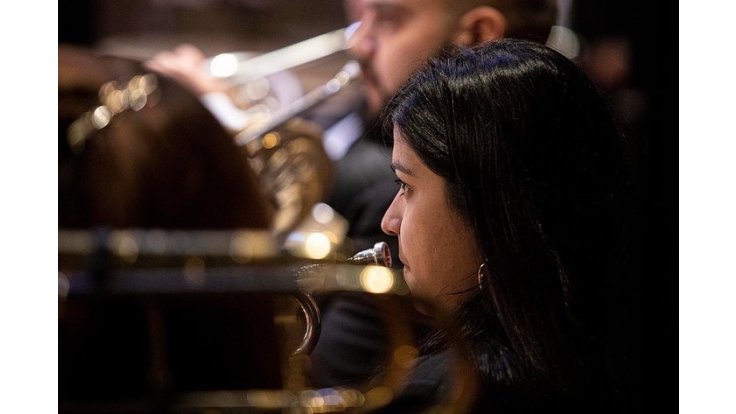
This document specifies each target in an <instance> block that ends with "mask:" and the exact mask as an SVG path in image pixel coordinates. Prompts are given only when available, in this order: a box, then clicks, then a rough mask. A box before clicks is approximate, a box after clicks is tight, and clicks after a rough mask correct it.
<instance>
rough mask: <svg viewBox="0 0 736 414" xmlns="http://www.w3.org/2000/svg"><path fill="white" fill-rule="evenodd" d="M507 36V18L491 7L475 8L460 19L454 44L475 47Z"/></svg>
mask: <svg viewBox="0 0 736 414" xmlns="http://www.w3.org/2000/svg"><path fill="white" fill-rule="evenodd" d="M505 34H506V16H504V15H503V13H501V12H500V11H499V10H498V9H496V8H494V7H490V6H478V7H474V8H472V9H470V10H468V11H467V12H465V14H463V15H462V16H461V17H460V20H459V23H458V33H457V35H456V36H455V39H454V43H455V44H457V45H461V46H474V45H477V44H481V43H485V42H489V41H491V40H497V39H500V38H502V37H503V36H504V35H505Z"/></svg>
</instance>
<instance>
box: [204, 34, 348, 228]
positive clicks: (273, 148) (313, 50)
mask: <svg viewBox="0 0 736 414" xmlns="http://www.w3.org/2000/svg"><path fill="white" fill-rule="evenodd" d="M354 28H355V27H347V28H344V29H339V30H335V31H332V32H329V33H325V34H322V35H319V36H316V37H313V38H311V39H307V40H304V41H301V42H299V43H296V44H293V45H290V46H287V47H284V48H281V49H278V50H275V51H272V52H269V53H265V54H262V55H257V56H253V55H252V54H250V53H246V52H239V53H223V54H220V55H217V56H215V57H213V58H211V59H209V60H208V61H206V65H205V67H206V69H205V70H207V71H208V72H209V74H210V75H212V76H215V77H217V78H220V79H223V80H225V81H227V82H228V83H230V84H231V85H232V88H231V93H230V96H231V100H232V101H233V103H235V104H236V105H237V106H240V107H241V108H243V109H244V110H245V111H246V113H247V114H248V116H247V119H248V121H247V124H246V125H245V126H244V127H243V128H242V130H239V131H236V132H235V140H236V142H237V143H238V144H239V145H241V146H244V147H245V148H246V150H247V152H248V156H249V159H250V161H251V165H252V166H253V168H254V170H255V171H256V173H257V174H258V176H259V178H260V180H261V183H262V185H263V187H264V189H265V192H266V194H268V195H270V196H271V197H272V199H273V202H274V204H275V205H276V217H275V222H274V226H273V228H274V231H275V233H276V234H285V233H287V232H288V231H290V230H293V229H294V227H296V226H297V225H298V224H299V222H300V221H301V220H302V219H303V218H304V217H305V216H306V214H307V213H308V211H309V209H310V208H311V207H312V206H313V205H314V204H315V203H316V202H318V201H320V200H321V199H323V197H324V195H325V194H326V192H327V189H328V186H329V185H330V181H331V179H332V165H331V161H330V159H329V158H328V156H327V153H326V152H325V149H324V147H323V144H322V135H323V131H322V130H321V128H320V127H319V126H317V125H315V124H314V123H311V122H308V121H306V120H305V119H303V118H301V117H300V116H301V115H302V114H303V113H304V112H306V111H308V110H309V109H311V108H313V107H315V106H316V105H317V104H319V103H321V102H323V101H325V100H326V99H328V98H330V97H332V96H334V95H336V94H337V93H339V92H340V91H342V90H343V89H344V88H345V87H346V86H347V85H348V84H350V83H351V82H352V81H353V80H355V79H356V78H357V77H358V76H359V75H360V68H359V65H358V64H357V63H356V62H352V61H351V62H348V63H347V64H345V65H344V66H343V67H342V69H340V70H339V71H338V72H337V74H336V75H335V76H334V77H332V79H330V80H328V81H327V82H325V83H324V84H323V85H321V86H319V87H317V88H315V89H313V90H312V91H310V92H308V93H306V94H304V95H302V96H300V97H298V98H295V99H292V100H290V101H289V102H281V103H279V105H275V104H274V101H276V99H275V98H274V96H273V95H275V92H276V89H277V88H276V86H278V85H272V84H271V82H272V80H271V79H272V76H273V75H275V74H279V73H282V74H283V73H286V72H287V71H289V70H291V69H293V68H296V67H298V66H301V65H304V64H307V63H312V62H315V61H317V60H320V59H323V58H325V57H328V56H330V55H334V54H336V53H338V52H341V51H343V50H345V49H346V48H347V40H348V38H349V36H350V34H351V33H352V32H353V31H354ZM283 80H284V79H283V78H282V79H281V80H273V82H277V83H278V82H282V83H283ZM269 100H270V101H269Z"/></svg>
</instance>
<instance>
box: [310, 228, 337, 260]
mask: <svg viewBox="0 0 736 414" xmlns="http://www.w3.org/2000/svg"><path fill="white" fill-rule="evenodd" d="M304 250H305V252H306V254H307V257H309V258H311V259H324V258H325V257H327V255H328V254H330V251H331V250H332V244H331V243H330V239H329V238H328V237H327V236H325V235H324V234H322V233H310V234H309V235H308V236H307V239H306V240H305V241H304Z"/></svg>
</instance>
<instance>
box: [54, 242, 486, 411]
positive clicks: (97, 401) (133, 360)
mask: <svg viewBox="0 0 736 414" xmlns="http://www.w3.org/2000/svg"><path fill="white" fill-rule="evenodd" d="M279 251H280V248H279V246H278V244H277V243H276V242H275V239H273V237H272V236H271V235H269V234H268V232H250V231H236V232H228V231H161V230H116V231H105V230H99V231H60V232H59V335H60V341H59V360H60V364H59V378H60V390H59V411H60V412H80V411H84V412H100V411H109V410H111V409H112V408H115V410H116V411H118V412H128V411H136V412H160V411H174V412H182V411H186V412H209V411H211V410H218V409H220V410H222V409H224V410H231V409H236V410H239V411H242V412H248V413H266V412H295V413H310V412H370V411H371V410H373V409H376V408H380V407H382V406H384V405H386V404H388V403H390V401H391V400H392V399H393V398H394V396H396V395H398V394H399V393H400V392H401V390H402V389H403V387H404V385H405V384H406V381H407V379H408V377H409V375H410V374H411V372H412V369H413V366H414V361H415V358H416V356H417V352H418V351H417V348H416V345H415V344H414V343H413V338H412V335H411V331H412V327H411V322H410V321H409V320H408V318H407V315H409V314H410V312H409V311H410V310H411V308H412V307H413V306H414V305H413V302H412V301H410V300H408V299H409V296H408V288H407V286H406V284H405V283H404V281H403V278H402V277H401V275H400V274H399V273H396V272H395V271H393V270H391V269H389V268H388V267H385V265H388V264H390V260H391V257H390V254H389V253H388V250H387V248H386V246H385V245H384V244H382V243H378V244H376V245H375V246H374V247H373V248H372V249H369V250H367V251H362V252H359V253H357V254H355V255H354V256H352V257H350V258H348V259H345V260H340V261H332V260H329V261H317V262H313V261H312V262H308V263H306V264H305V263H304V260H303V259H298V258H294V257H289V256H285V255H283V254H282V253H279ZM305 266H311V267H310V268H309V271H308V272H304V267H305ZM345 291H347V292H355V293H361V294H368V295H380V297H381V300H380V303H381V312H382V313H385V318H384V319H385V322H386V329H387V334H388V337H389V340H390V344H391V346H392V349H393V351H392V352H389V360H388V361H386V370H385V371H383V372H382V373H381V374H380V376H379V377H377V378H378V380H379V382H377V383H371V384H367V385H366V386H365V387H356V388H328V389H320V390H316V389H313V388H312V387H311V386H310V383H309V380H308V379H307V378H306V375H305V372H306V366H307V365H308V364H309V356H308V354H307V352H308V349H309V347H310V346H311V342H312V341H314V340H316V338H317V336H318V334H319V329H320V327H319V308H318V307H317V306H316V303H315V302H314V301H309V300H307V301H304V300H301V299H298V300H297V301H294V300H293V298H294V297H296V298H302V299H303V298H309V297H310V296H311V295H312V294H314V293H323V294H324V293H328V294H329V292H345ZM288 298H291V299H292V300H288ZM305 303H307V305H305ZM297 304H298V306H297ZM425 305H426V304H425ZM297 308H298V309H299V311H300V312H301V314H302V316H303V318H304V320H303V322H305V323H306V325H305V328H306V329H303V330H300V329H299V325H300V323H299V318H298V317H296V315H297V313H296V312H295V311H297ZM213 317H214V318H216V319H212V318H213ZM269 318H270V321H269ZM190 320H191V321H193V322H194V325H191V323H189V322H187V323H185V324H184V325H182V324H181V323H182V321H190ZM439 321H440V324H441V325H442V326H444V325H445V324H446V322H447V321H446V320H444V319H443V318H440V319H439ZM230 322H234V323H235V325H229V323H230ZM192 329H194V331H192ZM238 329H239V330H238ZM200 330H202V332H203V333H206V334H207V335H208V336H202V334H196V332H199V331H200ZM301 332H304V335H301V334H300V333H301ZM203 339H207V341H203ZM142 341H143V342H142ZM243 341H244V342H243ZM141 344H146V347H145V348H141ZM236 344H237V345H238V346H239V347H243V348H242V351H240V352H236V353H232V352H233V351H234V349H233V348H232V346H230V345H236ZM259 344H261V345H259ZM296 345H301V346H300V347H299V348H297V352H294V350H295V346H296ZM467 355H468V353H467V352H462V350H459V351H458V352H457V358H458V359H457V372H455V375H454V377H453V381H454V382H453V387H452V390H451V395H448V396H447V398H446V402H445V403H443V404H444V405H443V406H441V407H438V410H440V411H439V412H451V413H462V412H467V410H468V409H469V407H470V403H471V401H472V396H473V395H474V392H475V386H476V383H475V378H474V377H473V376H471V375H469V373H470V372H472V370H471V369H470V367H469V365H468V364H469V362H468V361H467V360H466V359H463V358H464V357H467ZM223 358H224V359H223ZM279 366H280V367H279ZM215 369H218V370H224V372H219V371H216V370H215ZM241 376H242V377H243V378H241ZM209 381H214V382H209ZM223 381H225V382H223ZM110 387H118V388H120V389H119V390H118V389H110Z"/></svg>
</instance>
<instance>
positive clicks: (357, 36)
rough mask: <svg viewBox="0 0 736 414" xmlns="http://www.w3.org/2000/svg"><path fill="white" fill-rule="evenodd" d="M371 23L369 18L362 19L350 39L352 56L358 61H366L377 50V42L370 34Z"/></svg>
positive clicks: (349, 45)
mask: <svg viewBox="0 0 736 414" xmlns="http://www.w3.org/2000/svg"><path fill="white" fill-rule="evenodd" d="M370 26H371V22H370V21H368V19H367V18H363V19H361V21H360V22H359V24H358V25H357V28H355V31H354V32H353V33H352V35H351V36H350V38H349V39H348V50H349V52H350V54H352V55H353V56H355V57H356V58H358V59H366V58H367V57H368V56H369V55H370V54H371V53H372V52H373V50H374V48H375V40H374V39H373V36H372V35H371V33H370Z"/></svg>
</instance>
